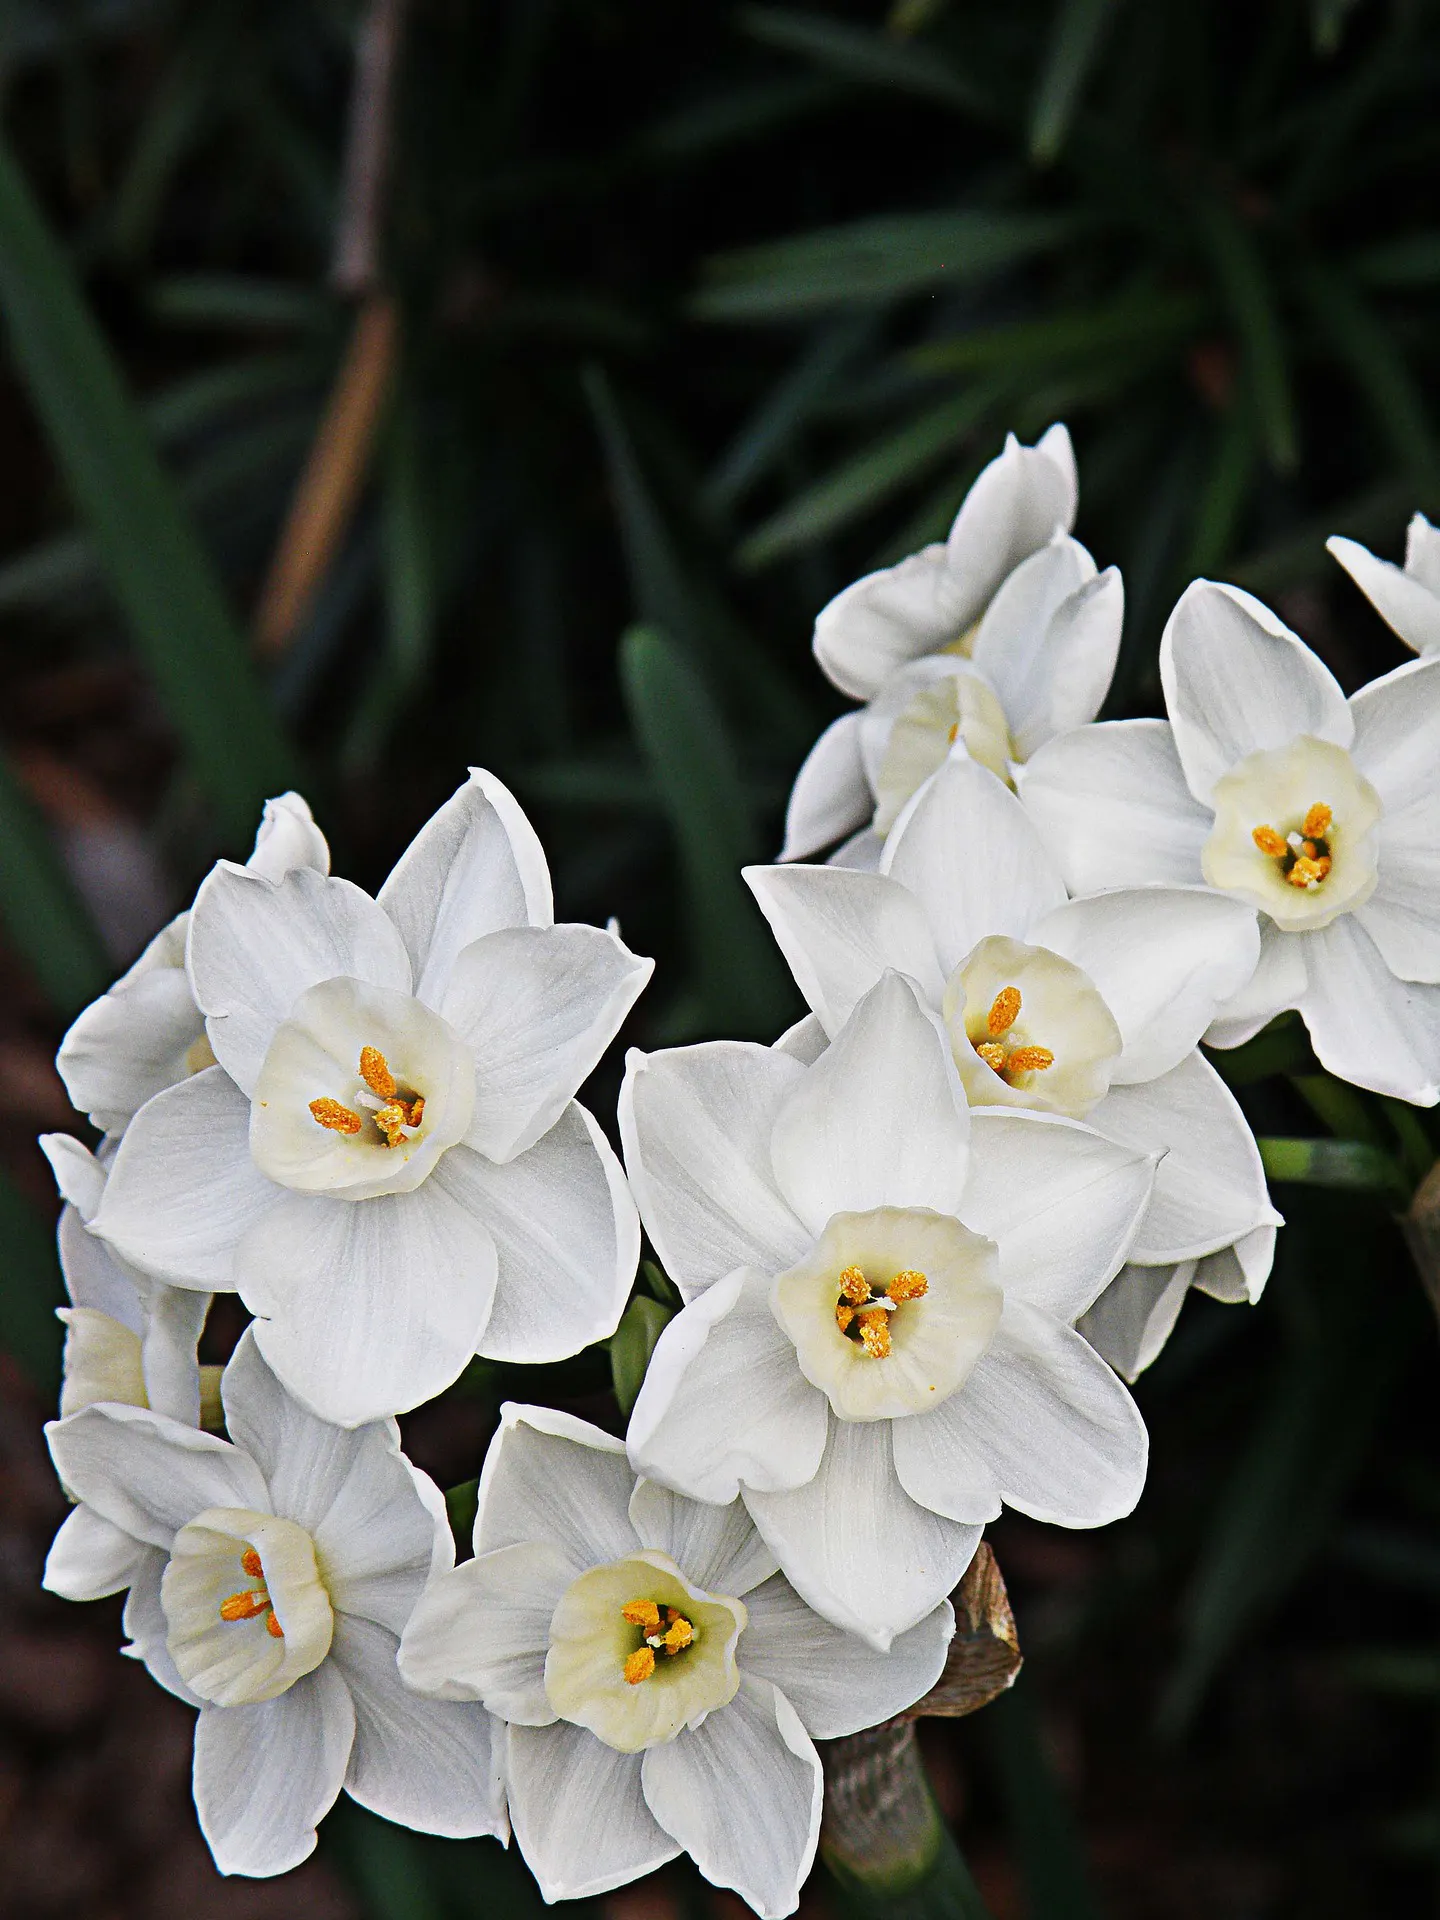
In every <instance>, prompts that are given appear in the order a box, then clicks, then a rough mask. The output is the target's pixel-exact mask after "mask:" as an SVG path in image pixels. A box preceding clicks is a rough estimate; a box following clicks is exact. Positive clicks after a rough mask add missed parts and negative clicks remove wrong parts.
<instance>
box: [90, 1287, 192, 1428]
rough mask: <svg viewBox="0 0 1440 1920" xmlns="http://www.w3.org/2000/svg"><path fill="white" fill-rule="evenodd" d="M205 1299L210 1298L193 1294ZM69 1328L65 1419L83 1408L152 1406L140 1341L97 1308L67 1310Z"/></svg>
mask: <svg viewBox="0 0 1440 1920" xmlns="http://www.w3.org/2000/svg"><path fill="white" fill-rule="evenodd" d="M191 1298H192V1299H195V1298H199V1299H203V1298H204V1295H203V1294H202V1295H192V1296H191ZM58 1314H59V1318H60V1319H61V1320H62V1321H63V1322H64V1325H65V1358H64V1362H63V1375H62V1380H61V1385H60V1418H61V1419H62V1420H64V1419H67V1418H68V1417H69V1416H70V1415H71V1414H72V1413H79V1411H80V1409H81V1408H82V1407H93V1406H99V1405H103V1404H104V1403H105V1402H106V1401H108V1400H119V1401H124V1402H125V1403H126V1404H127V1405H129V1406H132V1407H145V1406H148V1405H149V1404H150V1402H149V1399H148V1397H147V1395H146V1392H145V1374H144V1370H143V1368H142V1366H141V1363H140V1336H139V1335H138V1334H136V1333H134V1332H132V1331H131V1329H130V1328H129V1327H127V1326H125V1325H124V1324H123V1322H121V1321H119V1320H112V1319H111V1318H110V1316H109V1314H108V1313H98V1312H97V1311H96V1310H95V1308H94V1307H61V1308H59V1309H58Z"/></svg>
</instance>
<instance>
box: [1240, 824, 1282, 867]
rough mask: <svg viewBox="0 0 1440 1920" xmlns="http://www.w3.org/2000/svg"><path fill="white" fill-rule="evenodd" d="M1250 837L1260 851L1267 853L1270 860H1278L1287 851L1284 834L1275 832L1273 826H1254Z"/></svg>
mask: <svg viewBox="0 0 1440 1920" xmlns="http://www.w3.org/2000/svg"><path fill="white" fill-rule="evenodd" d="M1250 838H1251V839H1252V840H1253V841H1254V842H1255V844H1256V846H1257V847H1258V848H1259V849H1260V851H1261V853H1268V854H1269V856H1270V858H1271V859H1272V860H1279V859H1281V858H1282V857H1283V856H1284V855H1285V854H1286V853H1288V852H1289V848H1288V847H1287V846H1286V844H1285V836H1284V835H1283V834H1279V833H1277V832H1276V831H1275V829H1274V827H1256V828H1255V830H1254V832H1253V833H1252V834H1251V835H1250Z"/></svg>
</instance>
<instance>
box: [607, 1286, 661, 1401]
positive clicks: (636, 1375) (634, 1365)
mask: <svg viewBox="0 0 1440 1920" xmlns="http://www.w3.org/2000/svg"><path fill="white" fill-rule="evenodd" d="M673 1318H674V1316H673V1314H672V1313H671V1311H670V1309H669V1307H662V1306H661V1304H660V1302H659V1301H658V1300H651V1299H650V1298H649V1297H648V1296H647V1295H645V1294H643V1293H640V1294H637V1295H636V1296H635V1298H634V1299H633V1300H632V1301H631V1302H630V1304H629V1306H628V1307H627V1308H626V1309H625V1312H624V1316H623V1317H622V1319H621V1321H620V1324H619V1326H618V1327H617V1328H616V1329H615V1331H614V1333H612V1334H611V1336H610V1377H611V1380H612V1381H613V1383H614V1387H615V1398H616V1400H617V1401H619V1403H620V1411H621V1413H623V1414H624V1415H625V1416H626V1417H627V1419H628V1417H629V1414H630V1409H631V1408H632V1407H633V1406H634V1405H635V1402H636V1400H637V1399H638V1398H639V1395H640V1388H641V1386H642V1385H643V1384H644V1380H645V1369H646V1368H647V1367H648V1366H649V1364H650V1356H651V1354H652V1353H653V1352H654V1351H655V1343H656V1342H657V1341H658V1340H659V1338H660V1336H661V1334H662V1333H663V1332H664V1331H665V1329H666V1327H668V1326H669V1324H670V1322H671V1320H672V1319H673Z"/></svg>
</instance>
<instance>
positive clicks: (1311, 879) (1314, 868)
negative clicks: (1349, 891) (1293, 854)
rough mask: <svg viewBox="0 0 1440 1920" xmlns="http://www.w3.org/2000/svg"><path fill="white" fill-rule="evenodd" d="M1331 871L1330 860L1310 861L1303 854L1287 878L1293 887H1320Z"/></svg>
mask: <svg viewBox="0 0 1440 1920" xmlns="http://www.w3.org/2000/svg"><path fill="white" fill-rule="evenodd" d="M1329 871H1330V862H1329V861H1328V860H1323V861H1322V860H1310V859H1307V858H1306V856H1305V855H1304V854H1303V853H1302V854H1301V855H1300V856H1299V857H1298V858H1297V860H1296V862H1295V864H1294V866H1293V867H1291V869H1290V871H1289V872H1288V873H1287V874H1286V876H1285V878H1286V879H1287V880H1288V881H1289V882H1290V884H1291V886H1292V887H1312V886H1318V885H1319V883H1320V882H1321V881H1322V880H1323V879H1324V878H1325V876H1326V874H1327V873H1328V872H1329Z"/></svg>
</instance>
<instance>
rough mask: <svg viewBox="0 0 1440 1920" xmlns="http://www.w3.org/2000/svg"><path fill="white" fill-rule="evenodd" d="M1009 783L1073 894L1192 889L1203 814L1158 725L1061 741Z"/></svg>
mask: <svg viewBox="0 0 1440 1920" xmlns="http://www.w3.org/2000/svg"><path fill="white" fill-rule="evenodd" d="M1015 784H1016V786H1017V788H1018V789H1019V793H1020V798H1021V800H1022V801H1023V802H1024V805H1025V810H1026V812H1027V813H1028V814H1029V815H1030V817H1031V819H1032V820H1033V821H1034V822H1035V825H1036V828H1037V829H1038V831H1039V833H1040V836H1041V838H1042V840H1043V842H1044V845H1045V849H1046V852H1047V853H1048V854H1049V856H1050V858H1051V859H1052V860H1053V861H1054V862H1055V864H1056V865H1057V866H1058V868H1059V869H1060V872H1061V873H1062V874H1063V875H1064V877H1065V884H1066V885H1067V886H1068V887H1069V889H1070V891H1071V892H1072V893H1077V894H1083V893H1100V892H1102V891H1104V890H1105V889H1106V888H1109V887H1142V886H1149V885H1151V884H1153V883H1155V882H1157V881H1158V882H1161V883H1163V884H1165V885H1168V886H1178V887H1189V886H1197V885H1198V884H1199V883H1200V880H1201V872H1200V849H1201V848H1202V847H1203V846H1204V844H1205V841H1206V839H1207V837H1208V835H1209V832H1210V825H1211V815H1210V813H1209V811H1208V809H1206V808H1204V807H1202V806H1201V805H1200V804H1199V803H1198V801H1196V800H1195V798H1194V797H1193V796H1192V794H1191V792H1190V789H1189V788H1188V787H1187V786H1186V784H1185V777H1184V774H1183V773H1182V771H1181V767H1180V760H1179V756H1178V755H1177V753H1176V751H1175V742H1174V737H1173V735H1172V733H1171V730H1170V728H1169V727H1168V726H1167V725H1166V723H1165V722H1164V721H1163V720H1105V721H1101V722H1099V723H1098V724H1097V725H1095V726H1090V727H1077V728H1076V730H1075V731H1074V732H1073V733H1063V734H1061V735H1059V736H1058V738H1056V739H1054V740H1051V741H1048V742H1047V743H1046V745H1045V746H1043V747H1041V748H1040V750H1039V752H1038V753H1036V754H1035V756H1034V757H1033V759H1031V760H1030V761H1028V762H1027V764H1026V765H1025V766H1023V767H1020V768H1017V769H1016V773H1015Z"/></svg>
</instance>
